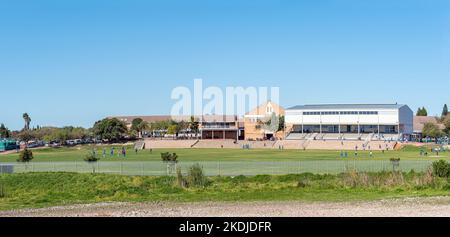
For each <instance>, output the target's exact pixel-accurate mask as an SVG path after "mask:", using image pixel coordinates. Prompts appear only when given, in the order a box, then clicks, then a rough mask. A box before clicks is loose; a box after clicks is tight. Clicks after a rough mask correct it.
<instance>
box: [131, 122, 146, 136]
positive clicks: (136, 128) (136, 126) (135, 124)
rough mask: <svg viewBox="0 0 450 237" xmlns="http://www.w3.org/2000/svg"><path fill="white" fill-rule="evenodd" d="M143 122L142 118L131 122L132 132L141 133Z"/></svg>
mask: <svg viewBox="0 0 450 237" xmlns="http://www.w3.org/2000/svg"><path fill="white" fill-rule="evenodd" d="M142 122H144V120H143V119H141V118H135V119H133V121H131V128H130V129H131V131H133V132H136V133H139V132H140V131H139V124H141V123H142Z"/></svg>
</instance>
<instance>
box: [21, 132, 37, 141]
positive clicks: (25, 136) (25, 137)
mask: <svg viewBox="0 0 450 237" xmlns="http://www.w3.org/2000/svg"><path fill="white" fill-rule="evenodd" d="M17 138H19V140H21V141H24V142H28V141H31V140H33V139H35V137H34V133H33V132H32V131H30V130H23V131H21V132H20V133H18V134H17Z"/></svg>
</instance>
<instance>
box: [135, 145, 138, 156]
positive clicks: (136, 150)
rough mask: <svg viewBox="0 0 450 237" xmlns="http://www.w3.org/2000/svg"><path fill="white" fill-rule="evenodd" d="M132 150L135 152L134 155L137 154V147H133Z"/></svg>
mask: <svg viewBox="0 0 450 237" xmlns="http://www.w3.org/2000/svg"><path fill="white" fill-rule="evenodd" d="M134 152H136V155H137V153H138V149H137V147H135V148H134Z"/></svg>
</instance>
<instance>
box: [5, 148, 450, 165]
mask: <svg viewBox="0 0 450 237" xmlns="http://www.w3.org/2000/svg"><path fill="white" fill-rule="evenodd" d="M104 148H105V149H106V153H107V155H106V158H102V159H101V160H102V161H160V160H161V155H160V154H161V153H162V152H176V153H177V154H178V155H179V157H180V158H179V160H180V161H195V162H200V161H300V160H341V159H342V158H340V151H325V150H307V151H303V150H282V151H280V150H277V149H261V150H258V149H255V150H242V149H155V150H153V151H152V152H150V151H149V150H144V151H139V152H138V153H135V152H134V151H133V149H132V147H127V151H128V152H127V157H126V158H124V157H118V156H117V155H115V156H113V157H111V156H110V149H111V146H104V147H103V146H91V145H85V146H78V147H70V148H67V147H65V148H44V149H37V150H33V154H34V160H33V162H49V161H83V159H84V157H85V155H86V154H87V153H88V152H89V151H92V149H95V150H96V151H97V154H98V155H100V156H102V153H103V149H104ZM115 148H116V152H117V151H118V149H120V146H115ZM428 149H429V148H428ZM348 152H349V158H347V159H354V155H353V151H348ZM434 155H435V154H431V153H430V155H429V156H428V157H422V156H420V148H418V147H412V146H406V147H405V148H404V149H401V150H398V151H385V152H384V153H382V152H381V151H374V157H373V158H369V152H368V151H359V152H358V157H357V159H370V160H389V159H390V158H401V159H402V160H438V159H446V160H450V154H449V153H448V152H444V153H441V154H440V155H439V157H435V156H434ZM17 158H18V154H9V155H0V162H15V161H16V160H17Z"/></svg>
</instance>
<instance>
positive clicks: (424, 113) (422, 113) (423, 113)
mask: <svg viewBox="0 0 450 237" xmlns="http://www.w3.org/2000/svg"><path fill="white" fill-rule="evenodd" d="M416 115H417V116H428V111H427V109H425V107H422V108H419V109H418V110H417V113H416Z"/></svg>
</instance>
